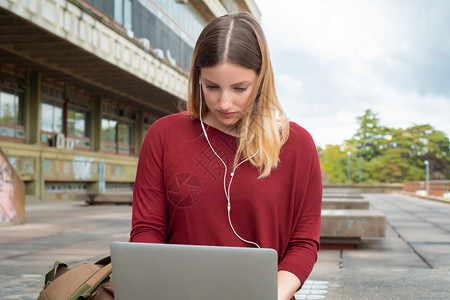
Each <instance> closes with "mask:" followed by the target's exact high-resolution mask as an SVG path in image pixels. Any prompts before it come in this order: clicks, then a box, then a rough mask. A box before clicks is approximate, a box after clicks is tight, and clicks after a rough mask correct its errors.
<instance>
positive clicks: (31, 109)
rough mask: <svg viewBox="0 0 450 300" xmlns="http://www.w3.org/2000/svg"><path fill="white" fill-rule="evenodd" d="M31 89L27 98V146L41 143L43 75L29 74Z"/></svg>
mask: <svg viewBox="0 0 450 300" xmlns="http://www.w3.org/2000/svg"><path fill="white" fill-rule="evenodd" d="M28 85H29V87H30V88H29V89H28V92H27V93H26V96H25V107H24V108H25V110H24V112H25V142H26V143H27V144H38V143H40V142H41V137H40V131H41V126H40V121H41V120H40V115H41V114H40V108H41V95H42V93H41V92H42V83H41V74H39V73H29V74H28Z"/></svg>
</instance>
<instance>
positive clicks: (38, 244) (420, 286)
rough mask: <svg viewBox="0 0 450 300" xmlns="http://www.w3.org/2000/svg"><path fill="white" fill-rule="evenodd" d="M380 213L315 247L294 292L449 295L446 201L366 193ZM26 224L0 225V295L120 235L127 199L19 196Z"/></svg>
mask: <svg viewBox="0 0 450 300" xmlns="http://www.w3.org/2000/svg"><path fill="white" fill-rule="evenodd" d="M364 196H365V198H366V199H368V200H370V202H371V205H372V207H373V208H376V209H379V210H381V211H383V213H384V214H385V215H386V217H387V222H388V226H387V235H386V238H383V239H374V240H364V241H363V242H362V243H361V244H360V245H359V246H358V247H357V248H356V249H353V250H320V251H319V261H318V263H317V264H316V266H315V268H314V270H313V272H312V274H311V276H310V279H309V280H308V281H307V282H306V283H305V285H304V287H303V288H302V290H301V291H300V292H299V293H298V294H297V296H296V297H297V299H383V300H384V299H450V204H447V203H441V202H435V201H431V200H425V199H419V198H415V197H409V196H404V195H392V194H366V195H364ZM26 216H27V220H26V224H25V225H21V226H9V227H0V299H36V298H37V295H38V293H39V291H40V289H41V286H42V283H43V276H44V274H45V273H46V272H47V271H48V270H49V269H50V268H51V266H52V264H53V261H54V260H55V259H59V260H62V261H65V262H67V263H69V264H70V265H76V264H78V263H80V262H87V261H95V260H96V259H98V258H101V257H103V256H105V255H107V254H108V253H109V244H110V243H111V242H112V241H126V240H127V239H128V233H129V230H130V218H131V207H130V206H128V205H119V206H115V205H108V206H86V205H84V203H81V202H71V201H56V202H45V201H43V202H30V203H27V210H26Z"/></svg>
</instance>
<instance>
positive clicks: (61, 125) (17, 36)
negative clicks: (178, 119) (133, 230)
mask: <svg viewBox="0 0 450 300" xmlns="http://www.w3.org/2000/svg"><path fill="white" fill-rule="evenodd" d="M238 10H244V11H248V12H250V13H252V14H253V15H255V16H256V17H257V18H260V12H259V10H258V8H257V6H256V4H255V2H254V1H253V0H222V1H219V0H0V148H1V149H2V150H3V152H4V153H5V154H6V155H7V157H8V159H9V161H10V162H11V164H12V165H13V166H14V167H15V168H16V170H17V171H18V172H19V174H20V176H21V178H22V180H23V181H24V182H25V186H26V195H27V197H28V198H35V199H42V198H43V197H46V198H49V197H54V198H81V199H83V197H87V196H86V194H87V193H98V192H105V191H115V190H128V191H129V190H131V189H132V186H133V182H134V176H135V171H136V165H137V157H138V155H139V150H140V146H141V144H142V141H143V139H144V137H145V134H146V132H147V130H148V129H149V127H150V126H151V124H152V123H153V122H154V121H155V120H156V119H158V118H160V117H162V116H164V115H167V114H170V113H174V112H177V111H179V109H180V103H183V102H184V101H185V100H186V97H187V78H188V72H189V66H190V60H191V54H192V50H193V47H194V45H195V41H196V38H197V36H198V34H199V33H200V31H201V30H202V28H203V27H204V26H205V25H206V24H207V23H208V22H209V21H210V20H212V19H213V18H214V17H216V16H220V15H223V14H226V13H229V12H235V11H238ZM0 167H1V166H0ZM0 170H1V168H0Z"/></svg>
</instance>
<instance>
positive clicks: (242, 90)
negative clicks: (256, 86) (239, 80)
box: [234, 87, 247, 92]
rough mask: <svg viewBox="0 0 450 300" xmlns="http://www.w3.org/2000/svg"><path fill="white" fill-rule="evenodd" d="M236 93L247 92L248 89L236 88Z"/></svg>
mask: <svg viewBox="0 0 450 300" xmlns="http://www.w3.org/2000/svg"><path fill="white" fill-rule="evenodd" d="M234 89H235V90H236V91H238V92H245V91H246V90H247V88H246V87H236V88H234Z"/></svg>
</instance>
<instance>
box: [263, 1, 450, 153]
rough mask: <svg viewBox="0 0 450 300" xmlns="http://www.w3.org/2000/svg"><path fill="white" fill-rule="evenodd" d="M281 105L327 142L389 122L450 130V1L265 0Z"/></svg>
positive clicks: (266, 28)
mask: <svg viewBox="0 0 450 300" xmlns="http://www.w3.org/2000/svg"><path fill="white" fill-rule="evenodd" d="M255 2H256V4H257V5H258V7H259V9H260V11H261V14H262V16H261V25H262V27H263V30H264V32H265V34H266V38H267V41H268V44H269V50H270V54H271V59H272V65H273V68H274V72H275V82H276V88H277V93H278V97H279V99H280V101H281V104H282V106H283V108H284V110H285V112H286V114H287V115H288V117H289V118H290V119H291V120H292V121H295V122H297V123H298V124H300V125H301V126H303V127H304V128H306V129H307V130H308V131H309V132H310V133H311V135H312V136H313V138H314V140H315V142H316V144H317V145H318V146H322V147H325V146H326V145H328V144H333V145H339V144H342V143H343V142H344V140H346V139H350V138H352V136H353V134H355V133H356V130H357V128H358V123H357V120H356V118H357V117H358V116H362V115H364V112H365V111H366V110H367V109H371V110H372V111H373V112H375V113H377V116H378V118H379V124H380V125H381V126H387V127H393V128H404V129H405V128H408V127H411V126H414V125H419V124H430V125H432V126H433V127H434V128H435V129H436V130H439V131H442V132H444V133H445V134H446V136H447V137H449V138H450V1H447V0H377V1H375V0H373V1H372V0H277V1H273V0H255Z"/></svg>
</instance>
